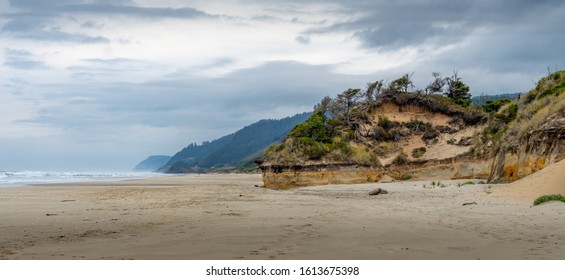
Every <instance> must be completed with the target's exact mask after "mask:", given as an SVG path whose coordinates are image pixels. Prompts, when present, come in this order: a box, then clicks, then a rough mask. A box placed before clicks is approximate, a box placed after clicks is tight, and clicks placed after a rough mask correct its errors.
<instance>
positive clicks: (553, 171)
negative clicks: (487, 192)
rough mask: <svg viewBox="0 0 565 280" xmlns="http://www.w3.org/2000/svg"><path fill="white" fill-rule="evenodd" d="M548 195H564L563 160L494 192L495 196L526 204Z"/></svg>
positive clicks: (564, 162) (564, 163)
mask: <svg viewBox="0 0 565 280" xmlns="http://www.w3.org/2000/svg"><path fill="white" fill-rule="evenodd" d="M549 194H561V195H565V160H562V161H559V162H557V163H554V164H552V165H549V166H547V167H546V168H544V169H542V170H540V171H538V172H536V173H534V174H532V175H530V176H528V177H525V178H522V179H520V180H518V181H515V182H513V183H511V184H508V185H506V186H504V187H502V188H498V189H497V190H496V192H495V195H496V196H503V197H510V198H514V199H517V200H520V201H523V202H528V203H532V202H533V201H534V200H535V199H536V198H538V197H540V196H542V195H549Z"/></svg>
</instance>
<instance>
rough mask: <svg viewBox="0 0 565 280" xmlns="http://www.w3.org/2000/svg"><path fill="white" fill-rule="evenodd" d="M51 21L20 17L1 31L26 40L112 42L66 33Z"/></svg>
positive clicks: (5, 25) (101, 37)
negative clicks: (50, 22) (52, 24)
mask: <svg viewBox="0 0 565 280" xmlns="http://www.w3.org/2000/svg"><path fill="white" fill-rule="evenodd" d="M49 21H50V18H48V17H43V16H19V17H15V18H14V19H12V20H10V21H8V22H7V23H6V24H4V26H2V28H1V29H0V31H1V32H2V34H5V35H11V36H13V37H16V38H20V39H25V40H37V41H53V42H73V43H84V44H95V43H108V42H109V41H110V40H109V39H108V38H106V37H103V36H89V35H85V34H76V33H68V32H64V31H61V30H60V28H59V27H58V26H49V24H48V23H49Z"/></svg>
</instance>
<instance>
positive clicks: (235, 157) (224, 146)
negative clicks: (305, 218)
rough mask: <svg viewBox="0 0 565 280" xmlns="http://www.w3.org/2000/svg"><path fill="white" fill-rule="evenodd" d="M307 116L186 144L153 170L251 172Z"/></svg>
mask: <svg viewBox="0 0 565 280" xmlns="http://www.w3.org/2000/svg"><path fill="white" fill-rule="evenodd" d="M310 115H311V113H308V112H307V113H301V114H297V115H294V116H292V117H286V118H283V119H279V120H273V119H268V120H260V121H258V122H255V123H253V124H250V125H248V126H245V127H244V128H242V129H240V130H238V131H236V132H234V133H232V134H229V135H226V136H223V137H221V138H219V139H216V140H213V141H206V142H203V143H202V144H200V145H198V144H195V143H192V144H189V145H188V146H186V147H185V148H183V149H182V150H181V151H179V152H177V153H176V154H175V155H174V156H173V157H171V159H170V160H169V161H168V162H166V163H164V164H163V165H161V166H160V167H159V168H158V169H157V170H158V171H159V172H164V173H205V172H211V171H213V172H229V171H235V170H239V171H246V170H247V171H254V170H256V169H257V164H256V163H255V160H257V159H259V158H260V157H261V156H262V154H263V152H264V151H265V149H266V148H268V147H269V146H270V145H272V144H273V143H277V142H280V141H282V140H283V139H284V137H285V136H286V134H287V133H288V132H289V131H290V130H291V129H292V128H293V127H294V126H295V125H297V124H299V123H301V122H303V121H305V120H306V119H308V117H310Z"/></svg>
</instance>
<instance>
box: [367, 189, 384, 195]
mask: <svg viewBox="0 0 565 280" xmlns="http://www.w3.org/2000/svg"><path fill="white" fill-rule="evenodd" d="M379 194H388V191H387V190H383V189H381V188H376V189H374V190H372V191H370V192H369V195H379Z"/></svg>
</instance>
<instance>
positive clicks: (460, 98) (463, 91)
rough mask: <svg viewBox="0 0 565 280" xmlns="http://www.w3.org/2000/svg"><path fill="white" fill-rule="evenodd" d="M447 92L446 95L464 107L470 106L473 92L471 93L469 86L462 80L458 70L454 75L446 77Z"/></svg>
mask: <svg viewBox="0 0 565 280" xmlns="http://www.w3.org/2000/svg"><path fill="white" fill-rule="evenodd" d="M446 84H447V92H446V93H445V95H447V97H449V98H451V100H452V101H453V102H454V103H456V104H459V105H461V106H464V107H468V106H469V105H470V104H471V93H469V86H468V85H466V84H465V83H463V82H462V81H461V78H460V77H459V76H457V72H454V73H453V76H451V77H448V78H447V79H446Z"/></svg>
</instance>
